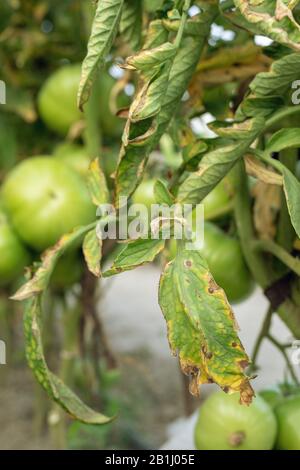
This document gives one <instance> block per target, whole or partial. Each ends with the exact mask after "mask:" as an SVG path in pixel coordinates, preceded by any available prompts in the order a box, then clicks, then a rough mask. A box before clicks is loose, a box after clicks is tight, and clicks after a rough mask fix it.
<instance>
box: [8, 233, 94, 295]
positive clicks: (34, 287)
mask: <svg viewBox="0 0 300 470" xmlns="http://www.w3.org/2000/svg"><path fill="white" fill-rule="evenodd" d="M88 230H89V227H80V228H78V229H75V230H73V231H72V232H71V233H68V234H66V235H63V237H62V238H61V239H60V240H59V241H58V242H57V243H56V245H54V246H53V247H52V248H49V249H48V250H46V251H45V253H44V254H43V255H42V259H41V265H40V266H39V267H38V269H37V270H36V272H35V273H34V275H33V277H32V278H31V279H30V280H29V281H28V282H27V283H26V284H24V285H23V286H22V287H20V289H19V290H18V291H17V292H16V293H15V294H14V295H13V296H12V299H13V300H26V299H29V298H30V297H33V296H35V295H37V294H39V293H41V292H43V291H44V290H46V288H47V286H48V284H49V282H50V278H51V274H52V272H53V270H54V268H55V265H56V263H57V261H58V260H59V258H61V256H62V255H63V254H64V252H65V251H66V250H67V248H68V247H69V246H72V245H73V244H74V243H75V242H76V241H77V240H78V239H81V238H82V237H83V236H84V235H85V233H86V232H87V231H88Z"/></svg>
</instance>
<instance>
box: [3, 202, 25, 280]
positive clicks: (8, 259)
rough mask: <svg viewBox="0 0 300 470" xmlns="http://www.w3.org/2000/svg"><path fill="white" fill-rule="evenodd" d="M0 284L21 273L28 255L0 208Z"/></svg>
mask: <svg viewBox="0 0 300 470" xmlns="http://www.w3.org/2000/svg"><path fill="white" fill-rule="evenodd" d="M0 253H1V257H0V285H1V286H3V285H7V284H9V283H10V282H12V281H14V280H15V279H16V278H17V277H18V276H19V275H21V274H22V271H23V270H24V267H25V266H26V265H27V264H29V262H30V256H29V253H28V252H27V250H26V248H25V247H24V246H23V244H22V242H21V240H20V239H19V237H18V236H17V234H16V233H15V231H14V230H13V228H12V227H11V225H10V224H9V222H8V219H7V216H6V214H5V213H4V212H3V211H2V210H0Z"/></svg>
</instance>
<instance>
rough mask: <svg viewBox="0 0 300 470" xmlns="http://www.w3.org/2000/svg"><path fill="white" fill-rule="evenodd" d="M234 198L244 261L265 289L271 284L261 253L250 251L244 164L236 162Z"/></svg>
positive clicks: (249, 221)
mask: <svg viewBox="0 0 300 470" xmlns="http://www.w3.org/2000/svg"><path fill="white" fill-rule="evenodd" d="M233 171H234V182H235V186H236V187H235V197H234V211H235V220H236V224H237V229H238V233H239V238H240V241H241V245H242V249H243V252H244V256H245V259H246V261H247V264H248V266H249V269H250V271H251V272H252V275H253V277H254V279H255V280H256V281H257V283H258V284H259V285H260V286H261V287H262V288H263V289H266V288H267V287H268V286H269V285H270V283H271V276H270V273H269V271H268V269H267V267H266V263H265V260H264V258H263V256H262V255H261V253H258V252H257V251H254V250H253V249H251V245H252V243H253V241H254V240H255V233H254V228H253V224H252V216H251V214H252V212H251V199H250V194H249V189H248V180H247V175H246V171H245V168H244V162H243V161H241V162H238V163H237V164H236V166H235V167H234V170H233Z"/></svg>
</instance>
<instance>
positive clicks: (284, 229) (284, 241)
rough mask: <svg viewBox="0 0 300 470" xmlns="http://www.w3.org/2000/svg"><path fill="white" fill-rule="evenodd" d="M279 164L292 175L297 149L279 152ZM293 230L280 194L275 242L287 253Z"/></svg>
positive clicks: (290, 245) (290, 247) (284, 202)
mask: <svg viewBox="0 0 300 470" xmlns="http://www.w3.org/2000/svg"><path fill="white" fill-rule="evenodd" d="M279 159H280V162H281V163H282V164H283V165H285V167H286V168H288V169H289V170H290V171H291V172H292V173H295V169H296V164H297V160H298V151H297V149H293V148H289V149H285V150H283V151H282V152H280V156H279ZM295 237H296V235H295V230H294V228H293V225H292V223H291V217H290V214H289V211H288V207H287V202H286V198H285V195H284V193H283V192H282V194H281V210H280V216H279V222H278V231H277V242H278V243H279V245H281V246H282V247H283V248H285V249H286V250H287V251H291V249H292V247H293V242H294V240H295Z"/></svg>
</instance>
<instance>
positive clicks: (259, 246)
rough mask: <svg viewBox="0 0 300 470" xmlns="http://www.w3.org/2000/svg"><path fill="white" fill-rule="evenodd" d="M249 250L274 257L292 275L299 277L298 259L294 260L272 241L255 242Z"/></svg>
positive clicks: (299, 266)
mask: <svg viewBox="0 0 300 470" xmlns="http://www.w3.org/2000/svg"><path fill="white" fill-rule="evenodd" d="M251 248H253V249H254V250H255V251H266V252H268V253H271V254H272V255H274V256H276V258H278V259H279V260H280V261H282V262H283V263H284V264H285V265H286V266H287V267H288V268H290V269H291V270H292V271H294V273H296V274H297V275H298V276H300V259H297V258H294V257H293V256H292V255H290V254H289V253H288V252H287V251H286V250H285V249H284V248H282V246H280V245H278V244H277V243H275V242H273V240H255V241H253V242H252V244H251Z"/></svg>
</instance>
